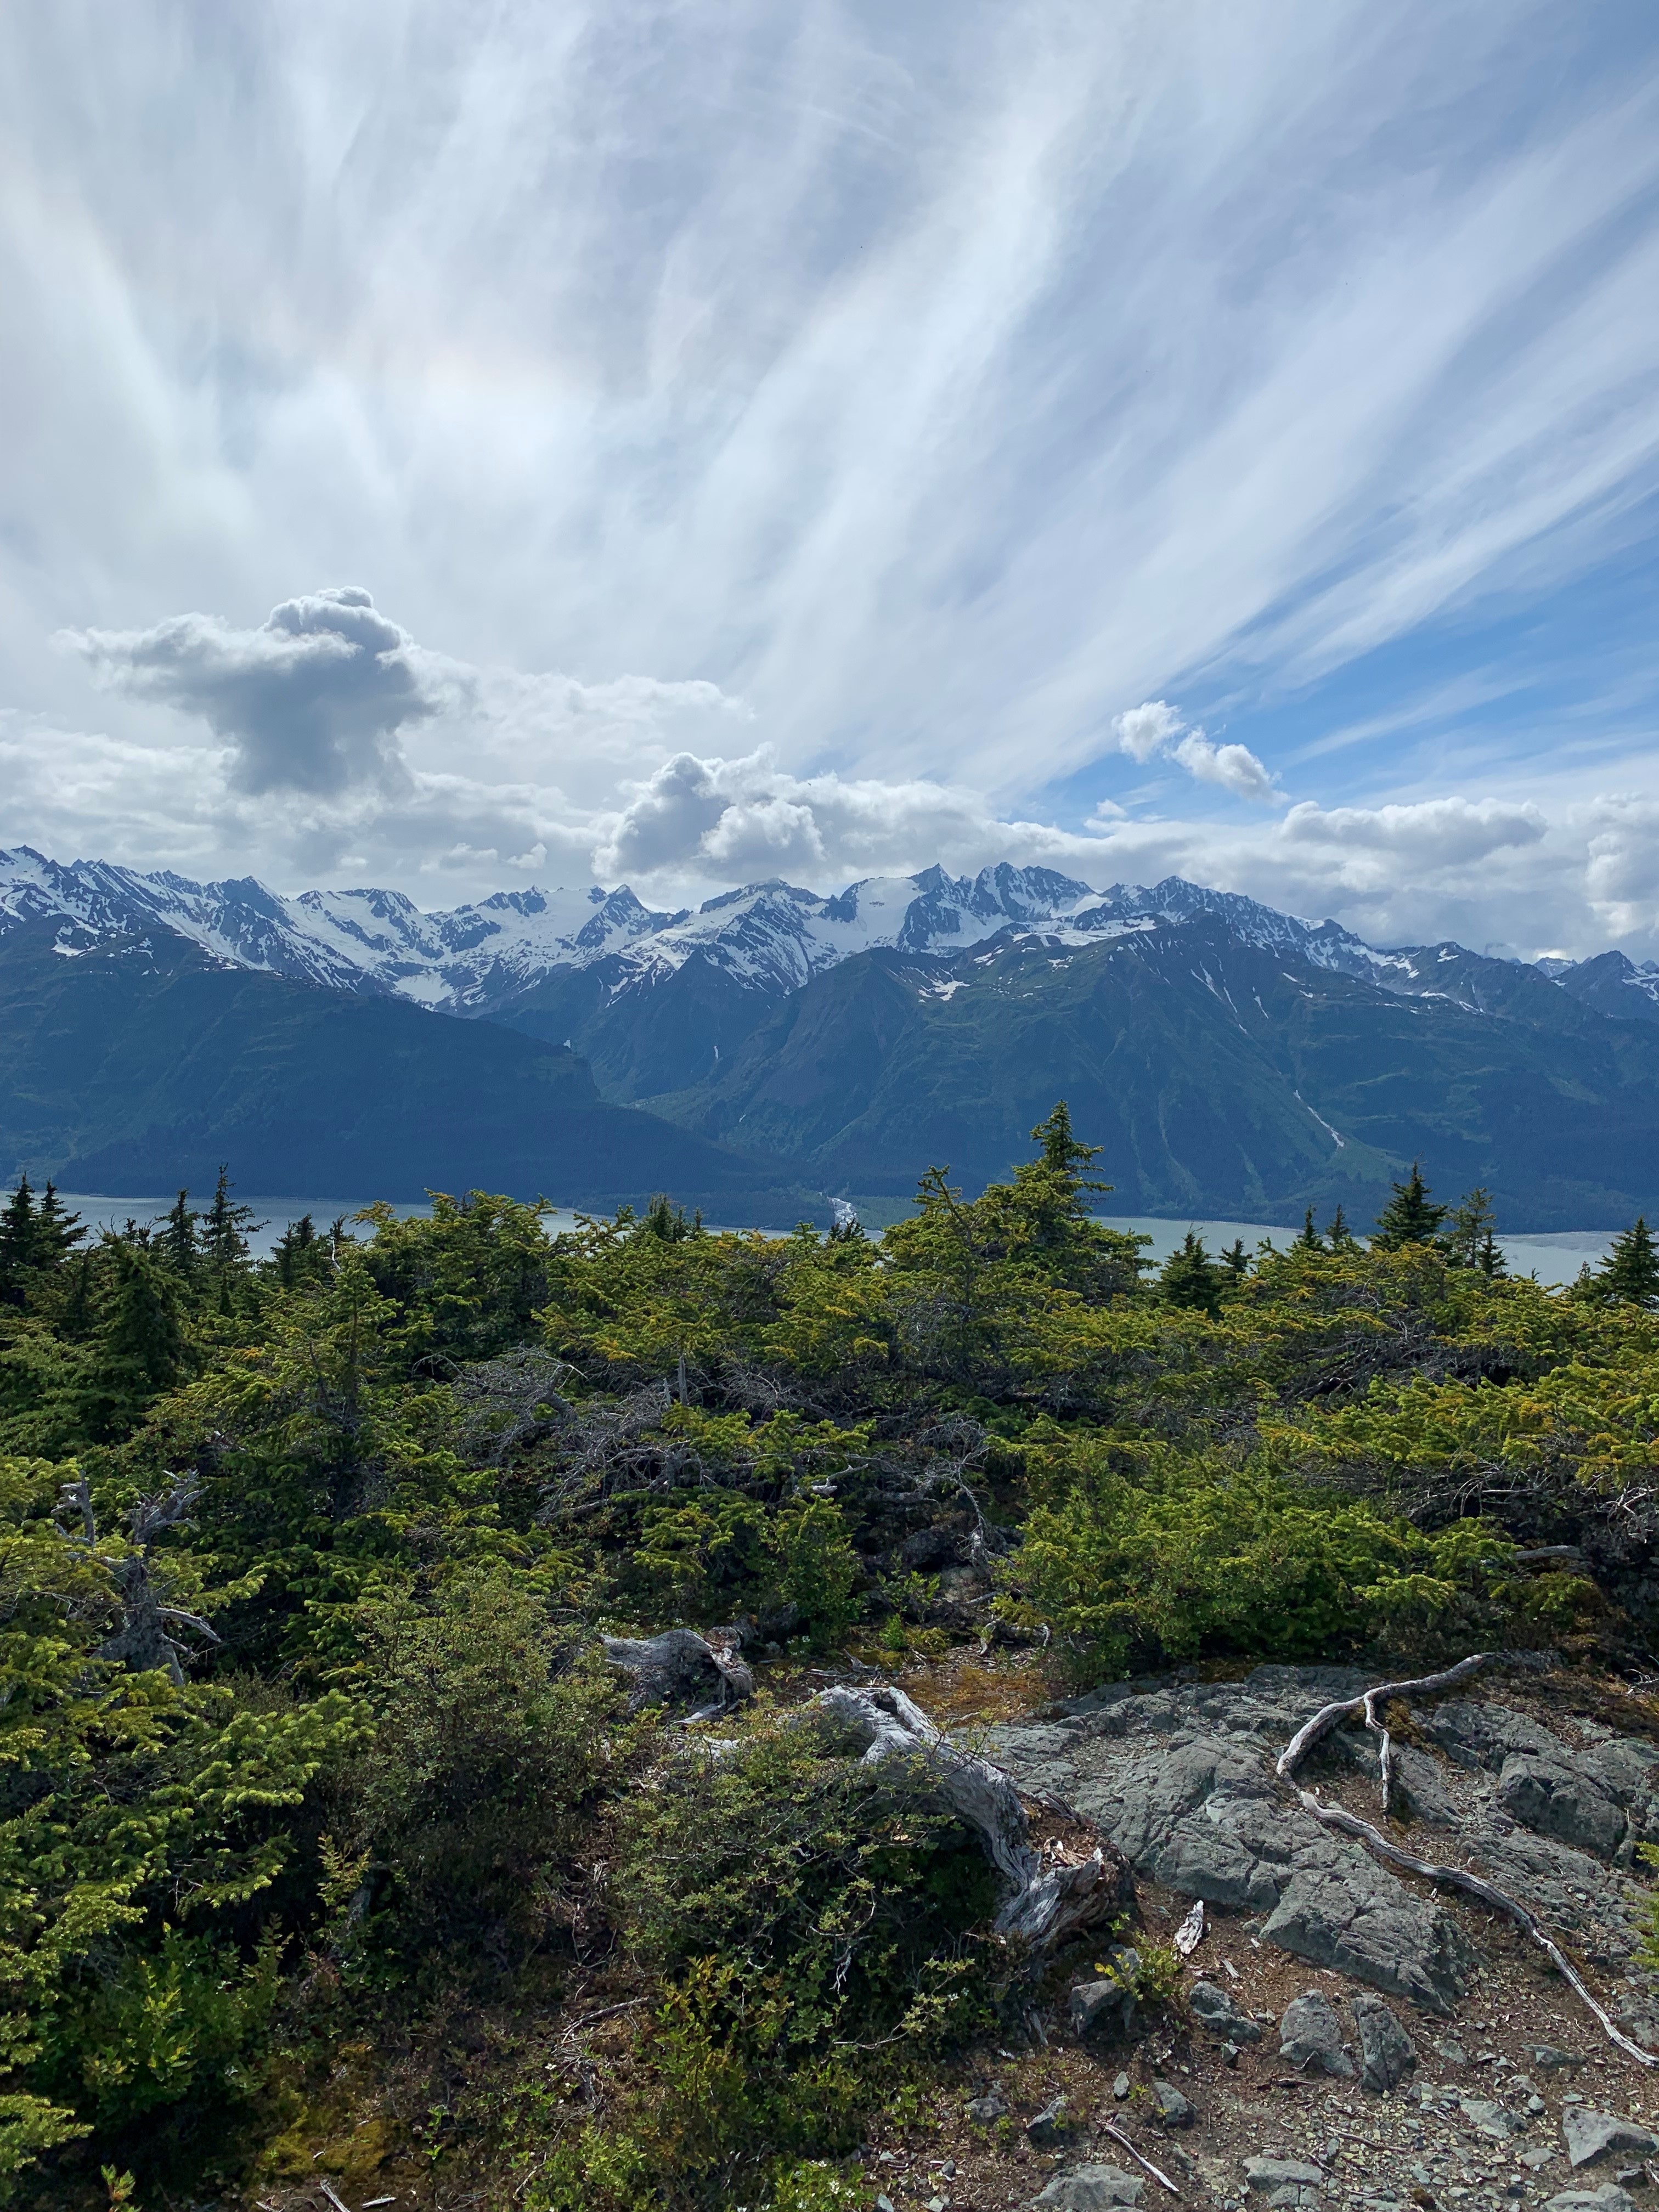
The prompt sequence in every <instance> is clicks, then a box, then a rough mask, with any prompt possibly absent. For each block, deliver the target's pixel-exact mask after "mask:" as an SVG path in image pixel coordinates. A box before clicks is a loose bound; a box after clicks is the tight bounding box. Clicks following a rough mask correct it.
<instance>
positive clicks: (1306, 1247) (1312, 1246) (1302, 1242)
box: [1291, 1206, 1325, 1252]
mask: <svg viewBox="0 0 1659 2212" xmlns="http://www.w3.org/2000/svg"><path fill="white" fill-rule="evenodd" d="M1324 1249H1325V1247H1324V1246H1323V1245H1322V1243H1320V1241H1319V1231H1317V1230H1316V1228H1315V1227H1314V1218H1313V1208H1312V1206H1310V1207H1309V1208H1308V1210H1307V1212H1305V1213H1304V1215H1303V1217H1302V1228H1301V1231H1300V1233H1299V1234H1298V1235H1297V1237H1296V1239H1295V1241H1294V1242H1293V1243H1292V1244H1291V1251H1292V1252H1322V1251H1323V1250H1324Z"/></svg>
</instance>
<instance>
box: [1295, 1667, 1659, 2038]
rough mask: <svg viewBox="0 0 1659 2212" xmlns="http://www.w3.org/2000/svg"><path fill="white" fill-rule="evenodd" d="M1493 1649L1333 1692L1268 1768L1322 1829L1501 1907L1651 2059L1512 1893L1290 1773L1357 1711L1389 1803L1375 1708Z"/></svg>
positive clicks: (1463, 1676) (1610, 2033)
mask: <svg viewBox="0 0 1659 2212" xmlns="http://www.w3.org/2000/svg"><path fill="white" fill-rule="evenodd" d="M1493 1656H1494V1655H1493V1654H1492V1652H1490V1651H1477V1652H1475V1653H1474V1654H1473V1655H1472V1656H1470V1657H1468V1659H1460V1660H1459V1661H1458V1662H1457V1664H1456V1666H1455V1667H1448V1668H1445V1669H1444V1670H1443V1672H1442V1673H1440V1674H1421V1675H1419V1676H1418V1677H1417V1678H1416V1679H1415V1680H1412V1681H1409V1682H1378V1683H1376V1684H1375V1685H1374V1686H1372V1687H1371V1688H1370V1689H1369V1690H1364V1691H1362V1692H1360V1694H1359V1695H1358V1697H1356V1698H1340V1699H1337V1700H1336V1701H1335V1702H1334V1704H1332V1705H1325V1706H1322V1708H1321V1709H1320V1711H1318V1712H1316V1714H1315V1715H1314V1717H1313V1718H1312V1719H1311V1720H1310V1721H1304V1723H1303V1724H1302V1726H1301V1727H1300V1728H1299V1729H1297V1732H1296V1734H1295V1735H1293V1736H1292V1737H1291V1740H1290V1741H1289V1742H1288V1743H1287V1744H1286V1745H1285V1748H1284V1750H1283V1751H1281V1752H1280V1753H1279V1758H1278V1760H1277V1762H1276V1765H1275V1770H1274V1771H1276V1772H1277V1773H1278V1774H1279V1777H1280V1778H1281V1779H1282V1780H1283V1781H1285V1782H1288V1783H1289V1784H1290V1785H1291V1788H1292V1789H1293V1790H1295V1792H1296V1794H1297V1800H1298V1802H1300V1804H1301V1806H1302V1808H1303V1810H1304V1812H1306V1813H1309V1814H1312V1816H1313V1818H1314V1819H1315V1820H1317V1821H1319V1822H1320V1823H1321V1824H1322V1826H1325V1827H1327V1828H1336V1829H1339V1830H1340V1832H1342V1833H1343V1834H1344V1835H1348V1836H1355V1837H1358V1839H1359V1841H1360V1842H1361V1843H1363V1844H1365V1845H1366V1847H1367V1848H1368V1849H1369V1850H1372V1851H1374V1852H1375V1853H1376V1856H1377V1857H1379V1858H1383V1859H1386V1860H1387V1861H1388V1862H1389V1864H1390V1865H1393V1866H1397V1867H1403V1868H1404V1869H1406V1871H1407V1873H1408V1874H1414V1875H1419V1876H1420V1877H1421V1878H1422V1880H1424V1881H1432V1882H1435V1883H1437V1884H1438V1885H1439V1886H1440V1887H1442V1888H1446V1889H1461V1890H1462V1892H1463V1893H1464V1894H1465V1895H1466V1896H1468V1897H1473V1898H1476V1899H1479V1900H1480V1903H1481V1904H1482V1905H1490V1906H1492V1909H1493V1910H1494V1911H1498V1912H1502V1913H1505V1914H1507V1915H1508V1917H1509V1918H1510V1919H1511V1920H1512V1921H1514V1923H1515V1924H1516V1927H1517V1928H1520V1929H1522V1930H1524V1932H1525V1933H1526V1934H1527V1935H1528V1936H1530V1937H1531V1938H1532V1940H1533V1942H1534V1943H1536V1944H1537V1945H1538V1947H1539V1948H1540V1950H1541V1951H1542V1952H1543V1954H1544V1955H1545V1956H1546V1957H1547V1959H1548V1960H1549V1962H1550V1964H1551V1965H1552V1966H1553V1967H1554V1968H1555V1970H1556V1972H1558V1973H1559V1975H1560V1976H1561V1978H1562V1979H1563V1980H1564V1981H1565V1982H1566V1983H1567V1984H1568V1986H1569V1987H1570V1988H1571V1990H1573V1991H1574V1992H1575V1994H1576V1995H1577V1996H1578V1997H1579V1998H1580V1999H1581V2001H1582V2002H1583V2004H1584V2005H1585V2006H1586V2007H1587V2008H1588V2009H1589V2011H1590V2012H1592V2013H1593V2014H1594V2015H1595V2018H1596V2020H1597V2021H1599V2022H1600V2023H1601V2028H1602V2031H1603V2033H1605V2034H1606V2036H1607V2040H1608V2041H1609V2042H1610V2043H1612V2044H1613V2045H1615V2047H1616V2048H1617V2049H1619V2050H1620V2051H1623V2052H1624V2053H1625V2055H1626V2057H1628V2058H1633V2059H1635V2060H1636V2062H1637V2063H1638V2065H1641V2066H1659V2052H1655V2051H1644V2049H1643V2047H1642V2045H1640V2044H1639V2043H1635V2042H1632V2039H1631V2038H1630V2037H1629V2036H1627V2035H1626V2033H1625V2032H1624V2030H1623V2029H1622V2028H1620V2027H1615V2026H1614V2024H1613V2020H1612V2019H1611V2017H1610V2016H1609V2015H1608V2014H1607V2011H1606V2009H1605V2008H1603V2007H1602V2006H1601V2004H1600V2003H1598V2002H1597V2001H1596V1999H1595V1997H1593V1996H1591V1995H1590V1992H1589V1990H1588V1989H1587V1988H1586V1987H1585V1985H1584V1982H1583V1977H1582V1976H1581V1975H1580V1973H1579V1972H1578V1970H1577V1967H1576V1966H1574V1965H1573V1963H1572V1961H1571V1960H1570V1959H1569V1958H1568V1956H1567V1954H1566V1953H1565V1951H1564V1950H1563V1949H1562V1948H1561V1947H1560V1945H1559V1943H1558V1942H1556V1941H1555V1939H1554V1937H1553V1936H1551V1935H1550V1934H1549V1933H1548V1931H1547V1929H1545V1928H1544V1927H1543V1926H1542V1925H1541V1923H1540V1922H1539V1921H1538V1920H1537V1919H1536V1917H1534V1915H1533V1914H1532V1913H1530V1912H1529V1911H1528V1910H1527V1908H1526V1906H1525V1905H1522V1903H1521V1902H1520V1900H1519V1899H1517V1898H1513V1897H1511V1896H1510V1894H1509V1893H1508V1891H1507V1890H1502V1889H1499V1888H1498V1887H1496V1886H1495V1885H1494V1884H1493V1883H1492V1882H1489V1881H1482V1880H1481V1878H1480V1875H1477V1874H1470V1873H1469V1872H1468V1870H1467V1869H1465V1868H1462V1867H1449V1866H1436V1865H1435V1864H1433V1863H1431V1861H1430V1860H1428V1859H1419V1858H1418V1857H1415V1856H1414V1854H1413V1853H1412V1852H1410V1851H1407V1850H1402V1849H1401V1846H1400V1845H1399V1844H1396V1843H1395V1842H1393V1841H1392V1840H1391V1839H1390V1838H1389V1837H1387V1836H1385V1835H1384V1834H1383V1831H1382V1830H1381V1829H1380V1828H1376V1827H1373V1826H1372V1825H1371V1823H1370V1821H1369V1820H1361V1819H1360V1818H1359V1816H1358V1814H1355V1813H1350V1812H1348V1811H1346V1809H1345V1808H1343V1807H1341V1806H1340V1805H1326V1804H1322V1802H1320V1800H1319V1799H1318V1798H1317V1797H1316V1796H1314V1794H1313V1792H1312V1790H1304V1788H1303V1786H1302V1784H1300V1783H1299V1782H1298V1781H1297V1778H1296V1771H1297V1767H1298V1766H1300V1765H1301V1764H1302V1762H1303V1760H1304V1759H1305V1758H1306V1757H1307V1755H1308V1753H1310V1751H1311V1750H1312V1749H1313V1747H1314V1746H1315V1745H1316V1743H1317V1742H1318V1741H1320V1739H1321V1738H1322V1736H1325V1735H1328V1734H1329V1733H1330V1731H1331V1729H1334V1727H1335V1726H1336V1724H1337V1723H1338V1722H1339V1721H1340V1720H1346V1718H1347V1717H1349V1716H1350V1715H1351V1714H1353V1713H1358V1714H1361V1715H1363V1717H1364V1723H1365V1725H1366V1727H1367V1728H1368V1729H1371V1730H1373V1732H1374V1733H1375V1734H1376V1735H1379V1736H1380V1737H1381V1738H1382V1745H1381V1757H1382V1769H1383V1812H1384V1813H1385V1814H1386V1813H1387V1812H1388V1810H1389V1796H1390V1794H1391V1791H1392V1789H1393V1784H1394V1739H1393V1737H1392V1736H1391V1735H1389V1729H1388V1726H1387V1724H1386V1723H1384V1722H1383V1721H1382V1720H1380V1719H1379V1718H1378V1717H1377V1709H1378V1707H1379V1705H1382V1704H1383V1703H1384V1702H1385V1701H1386V1700H1387V1699H1389V1698H1406V1697H1410V1696H1411V1695H1412V1694H1413V1692H1417V1693H1419V1695H1425V1694H1427V1693H1428V1692H1432V1691H1436V1690H1449V1689H1451V1688H1453V1687H1454V1686H1455V1685H1456V1684H1457V1683H1459V1682H1464V1681H1467V1680H1468V1678H1469V1676H1470V1675H1471V1674H1474V1673H1475V1672H1476V1671H1477V1669H1479V1668H1482V1667H1485V1666H1487V1665H1489V1664H1490V1662H1491V1661H1492V1657H1493Z"/></svg>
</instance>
